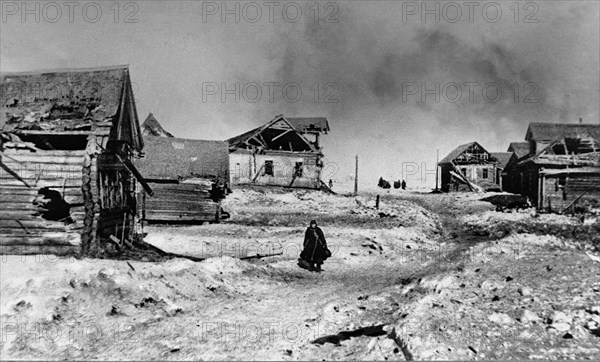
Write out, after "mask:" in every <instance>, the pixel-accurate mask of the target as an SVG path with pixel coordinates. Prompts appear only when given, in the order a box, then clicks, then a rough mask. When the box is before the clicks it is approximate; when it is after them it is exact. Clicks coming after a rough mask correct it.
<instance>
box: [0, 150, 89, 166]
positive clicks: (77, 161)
mask: <svg viewBox="0 0 600 362" xmlns="http://www.w3.org/2000/svg"><path fill="white" fill-rule="evenodd" d="M7 156H8V157H10V158H8V157H7V159H6V160H5V159H4V157H3V158H2V162H3V163H4V162H10V163H11V164H23V163H30V164H55V165H83V157H81V156H53V155H43V154H38V153H31V154H28V155H26V154H19V155H14V154H12V155H7Z"/></svg>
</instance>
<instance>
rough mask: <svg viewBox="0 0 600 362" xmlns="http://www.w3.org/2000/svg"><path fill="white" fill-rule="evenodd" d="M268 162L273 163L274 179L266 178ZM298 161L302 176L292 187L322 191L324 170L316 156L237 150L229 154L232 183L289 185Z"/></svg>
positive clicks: (297, 178) (268, 176)
mask: <svg viewBox="0 0 600 362" xmlns="http://www.w3.org/2000/svg"><path fill="white" fill-rule="evenodd" d="M265 161H272V162H273V167H274V169H273V171H274V172H273V173H274V174H273V176H270V175H266V174H265V170H264V166H263V165H264V164H265ZM296 162H302V164H303V167H302V176H301V177H296V178H295V179H294V182H293V184H292V187H298V188H314V189H316V188H319V186H320V185H319V180H320V177H321V169H322V167H321V166H320V165H319V163H320V156H319V155H317V154H314V153H302V152H280V153H274V152H273V153H269V154H252V153H250V152H244V151H241V150H239V151H238V150H236V151H235V152H233V153H230V154H229V166H230V168H231V169H230V171H229V174H230V177H231V183H232V184H233V185H235V184H256V185H269V186H286V187H287V186H290V183H291V182H292V179H293V178H294V167H295V165H296Z"/></svg>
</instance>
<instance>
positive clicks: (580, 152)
mask: <svg viewBox="0 0 600 362" xmlns="http://www.w3.org/2000/svg"><path fill="white" fill-rule="evenodd" d="M525 140H526V141H527V144H528V145H529V152H528V154H527V155H526V156H525V157H522V158H520V159H519V161H518V162H517V164H516V165H515V167H513V168H512V170H511V174H512V175H511V179H512V180H513V181H512V182H513V183H514V185H513V187H512V188H513V189H514V191H515V192H518V193H521V194H522V195H526V196H528V197H529V198H530V200H531V201H532V203H533V204H534V205H536V206H537V207H538V208H539V209H541V210H546V211H559V212H562V211H564V210H565V209H566V208H568V207H571V206H578V205H579V206H581V205H583V206H585V205H587V204H594V205H598V204H599V203H600V125H597V124H565V123H562V124H556V123H531V124H530V125H529V127H528V129H527V133H526V136H525ZM596 207H597V206H596Z"/></svg>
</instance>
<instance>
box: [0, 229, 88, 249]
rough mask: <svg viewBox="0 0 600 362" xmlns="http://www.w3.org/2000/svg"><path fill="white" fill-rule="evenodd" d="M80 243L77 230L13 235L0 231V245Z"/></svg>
mask: <svg viewBox="0 0 600 362" xmlns="http://www.w3.org/2000/svg"><path fill="white" fill-rule="evenodd" d="M79 244H81V234H79V233H77V232H73V233H68V232H54V233H50V232H48V233H44V234H43V235H34V236H31V237H28V236H13V235H7V234H4V233H0V246H8V245H56V246H58V245H67V246H68V245H79Z"/></svg>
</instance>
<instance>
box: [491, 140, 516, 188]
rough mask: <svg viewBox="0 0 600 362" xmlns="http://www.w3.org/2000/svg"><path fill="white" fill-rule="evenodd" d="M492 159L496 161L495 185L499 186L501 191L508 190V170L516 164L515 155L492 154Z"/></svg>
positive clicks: (512, 153) (506, 153)
mask: <svg viewBox="0 0 600 362" xmlns="http://www.w3.org/2000/svg"><path fill="white" fill-rule="evenodd" d="M491 155H492V158H494V159H496V161H498V163H497V164H496V183H497V184H498V185H500V187H501V188H502V191H509V189H510V170H511V169H512V167H514V165H515V164H516V163H517V160H518V158H517V155H516V153H515V152H514V151H513V152H510V150H509V152H492V153H491Z"/></svg>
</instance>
